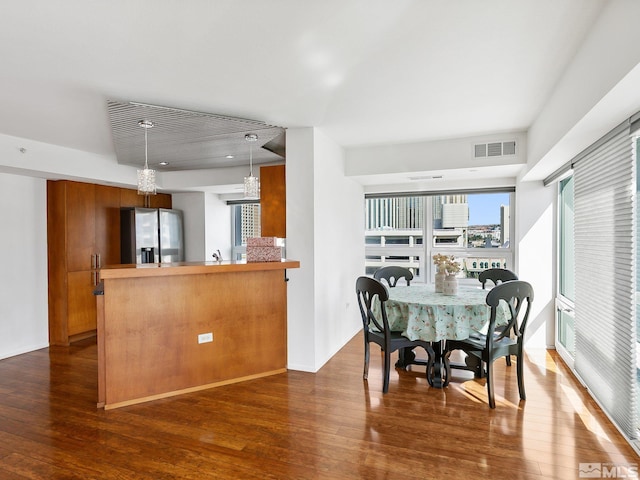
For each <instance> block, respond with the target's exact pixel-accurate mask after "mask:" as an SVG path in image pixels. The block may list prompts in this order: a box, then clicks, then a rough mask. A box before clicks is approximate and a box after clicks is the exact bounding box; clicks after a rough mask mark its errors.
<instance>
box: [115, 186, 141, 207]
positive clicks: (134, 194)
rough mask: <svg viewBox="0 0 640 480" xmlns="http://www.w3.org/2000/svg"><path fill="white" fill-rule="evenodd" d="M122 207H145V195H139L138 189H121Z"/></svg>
mask: <svg viewBox="0 0 640 480" xmlns="http://www.w3.org/2000/svg"><path fill="white" fill-rule="evenodd" d="M120 206H121V207H144V195H138V191H137V190H132V189H130V188H121V189H120Z"/></svg>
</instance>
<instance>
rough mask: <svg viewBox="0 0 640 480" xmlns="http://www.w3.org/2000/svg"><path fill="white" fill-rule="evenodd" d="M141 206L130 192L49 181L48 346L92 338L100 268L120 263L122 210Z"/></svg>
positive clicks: (162, 198)
mask: <svg viewBox="0 0 640 480" xmlns="http://www.w3.org/2000/svg"><path fill="white" fill-rule="evenodd" d="M133 195H135V197H134V196H133ZM155 197H159V198H158V199H156V200H154V201H155V203H159V204H163V205H168V207H164V208H171V196H170V195H166V194H161V195H156V196H155ZM155 197H152V198H155ZM143 201H144V197H142V196H139V195H138V194H137V192H136V191H135V190H130V189H122V188H117V187H108V186H102V185H94V184H90V183H81V182H71V181H64V180H60V181H48V182H47V236H48V256H49V265H48V268H49V342H50V343H51V344H52V345H68V344H69V343H70V342H71V341H73V340H75V339H80V338H83V337H86V336H90V335H93V334H95V330H96V300H95V297H94V295H93V290H94V288H95V286H96V285H97V283H98V282H99V281H100V267H101V266H103V265H117V264H119V263H120V207H125V206H127V207H128V206H141V205H142V202H143ZM138 203H140V205H138Z"/></svg>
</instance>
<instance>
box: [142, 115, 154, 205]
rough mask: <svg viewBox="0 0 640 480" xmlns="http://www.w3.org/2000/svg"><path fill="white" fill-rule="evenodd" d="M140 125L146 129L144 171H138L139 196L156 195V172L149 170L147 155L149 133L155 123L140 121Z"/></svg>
mask: <svg viewBox="0 0 640 480" xmlns="http://www.w3.org/2000/svg"><path fill="white" fill-rule="evenodd" d="M138 125H139V126H140V127H142V128H144V169H142V170H138V195H155V194H156V171H155V170H152V169H150V168H149V162H148V154H147V131H148V130H149V129H150V128H152V127H153V122H150V121H148V120H140V121H139V122H138Z"/></svg>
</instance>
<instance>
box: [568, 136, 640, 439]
mask: <svg viewBox="0 0 640 480" xmlns="http://www.w3.org/2000/svg"><path fill="white" fill-rule="evenodd" d="M573 168H574V181H575V199H574V202H575V204H574V208H575V211H574V214H575V217H574V219H575V225H574V228H575V336H576V356H575V370H576V372H577V374H578V375H579V376H580V377H581V378H582V380H583V382H584V383H585V385H586V386H587V388H589V390H590V391H591V393H592V395H593V396H594V397H595V398H596V399H597V400H598V402H599V403H600V405H601V406H602V408H603V409H604V410H605V411H606V412H607V414H608V415H609V417H610V418H611V419H612V421H613V422H615V423H616V424H617V426H618V428H619V429H620V430H621V431H622V432H623V433H624V434H625V435H626V436H627V437H628V438H629V439H635V438H637V423H636V421H637V413H636V411H637V410H636V409H637V403H636V400H637V399H636V395H637V392H636V390H637V385H636V305H635V291H636V270H635V263H636V230H635V226H636V206H635V194H636V167H635V161H634V155H633V141H632V139H631V137H630V136H629V128H628V127H627V128H626V129H624V130H623V131H618V132H616V133H615V135H613V136H610V137H609V138H608V139H607V141H606V142H604V143H600V144H597V146H596V147H595V148H594V149H592V150H591V151H589V152H588V153H587V154H586V155H584V156H582V157H581V158H580V159H579V160H578V161H577V162H575V163H574V164H573Z"/></svg>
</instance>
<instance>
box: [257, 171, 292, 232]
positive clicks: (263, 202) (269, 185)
mask: <svg viewBox="0 0 640 480" xmlns="http://www.w3.org/2000/svg"><path fill="white" fill-rule="evenodd" d="M286 204H287V191H286V176H285V166H284V165H272V166H268V167H260V235H262V236H263V237H278V238H286V236H287V214H286V211H287V205H286Z"/></svg>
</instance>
